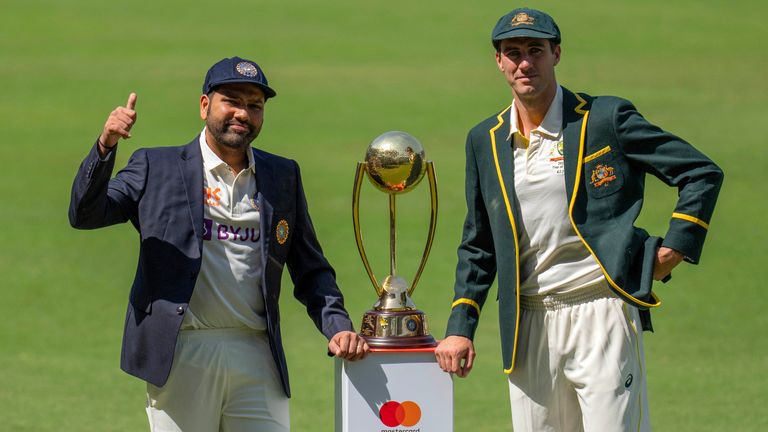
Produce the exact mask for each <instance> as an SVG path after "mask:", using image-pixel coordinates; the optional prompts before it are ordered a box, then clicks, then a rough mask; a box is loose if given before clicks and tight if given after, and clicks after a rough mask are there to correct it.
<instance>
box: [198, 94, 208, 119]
mask: <svg viewBox="0 0 768 432" xmlns="http://www.w3.org/2000/svg"><path fill="white" fill-rule="evenodd" d="M210 103H211V100H210V99H209V98H208V95H201V96H200V118H201V119H203V120H205V119H207V118H208V106H209V104H210Z"/></svg>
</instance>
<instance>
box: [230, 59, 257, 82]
mask: <svg viewBox="0 0 768 432" xmlns="http://www.w3.org/2000/svg"><path fill="white" fill-rule="evenodd" d="M235 70H237V73H239V74H240V75H244V76H247V77H250V78H253V77H255V76H258V75H259V69H258V68H257V67H256V66H254V64H253V63H250V62H247V61H243V62H240V63H238V64H237V66H235Z"/></svg>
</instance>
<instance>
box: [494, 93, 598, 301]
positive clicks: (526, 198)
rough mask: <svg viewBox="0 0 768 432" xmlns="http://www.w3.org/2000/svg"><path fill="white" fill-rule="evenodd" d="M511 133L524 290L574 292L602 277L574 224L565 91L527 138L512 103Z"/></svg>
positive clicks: (526, 293) (524, 291)
mask: <svg viewBox="0 0 768 432" xmlns="http://www.w3.org/2000/svg"><path fill="white" fill-rule="evenodd" d="M509 111H510V136H511V137H512V140H513V144H514V160H515V167H514V169H515V193H516V195H517V201H518V203H519V204H520V213H521V214H522V221H519V222H518V225H519V226H518V230H519V231H520V234H521V235H520V237H521V238H520V281H521V283H520V294H521V295H546V294H558V293H565V292H570V291H573V290H576V289H579V288H582V287H585V286H591V285H593V284H595V283H597V282H599V281H601V280H602V279H603V278H604V276H603V273H602V271H601V270H600V266H599V265H598V263H597V261H596V260H595V258H594V257H593V256H592V255H591V254H590V253H589V250H587V248H586V247H585V246H584V244H583V243H582V242H581V240H580V239H579V237H578V236H577V235H576V232H575V231H574V230H573V227H572V226H571V221H570V218H569V216H568V197H567V195H566V191H565V163H564V159H563V148H564V146H563V124H562V122H563V90H562V88H561V87H560V86H557V93H556V94H555V98H554V99H553V100H552V104H551V105H550V106H549V110H548V111H547V114H546V115H545V116H544V120H542V122H541V124H540V125H539V126H538V127H537V128H536V129H533V130H532V131H531V132H530V134H529V136H530V140H526V139H525V137H524V136H523V135H522V133H521V132H520V129H519V128H518V123H517V122H518V117H517V109H516V108H515V104H514V101H513V103H512V108H511V109H510V110H509Z"/></svg>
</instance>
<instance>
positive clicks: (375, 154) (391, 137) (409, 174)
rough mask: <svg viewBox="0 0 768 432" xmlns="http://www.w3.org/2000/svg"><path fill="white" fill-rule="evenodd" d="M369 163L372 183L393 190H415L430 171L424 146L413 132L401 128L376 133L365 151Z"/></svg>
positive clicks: (395, 192) (395, 191) (369, 174)
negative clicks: (409, 132)
mask: <svg viewBox="0 0 768 432" xmlns="http://www.w3.org/2000/svg"><path fill="white" fill-rule="evenodd" d="M365 163H366V165H367V168H368V170H367V172H368V179H369V180H370V181H371V183H372V184H373V185H374V186H375V187H376V188H377V189H379V190H380V191H382V192H386V193H391V194H397V193H405V192H408V191H411V190H413V188H414V187H416V185H417V184H419V182H420V181H421V179H422V178H424V174H425V173H426V171H427V163H426V160H425V158H424V147H422V145H421V143H420V142H419V140H417V139H416V138H414V137H413V135H410V134H408V133H405V132H400V131H392V132H386V133H383V134H381V135H379V136H378V137H376V138H375V139H374V140H373V142H371V144H370V145H369V146H368V149H367V151H366V152H365Z"/></svg>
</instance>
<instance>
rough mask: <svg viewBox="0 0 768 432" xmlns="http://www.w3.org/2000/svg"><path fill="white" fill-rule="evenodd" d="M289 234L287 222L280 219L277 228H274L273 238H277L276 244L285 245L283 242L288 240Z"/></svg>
mask: <svg viewBox="0 0 768 432" xmlns="http://www.w3.org/2000/svg"><path fill="white" fill-rule="evenodd" d="M289 232H290V229H289V228H288V221H286V220H285V219H280V222H278V223H277V228H275V237H276V238H277V242H278V243H280V244H283V243H285V241H286V240H288V233H289Z"/></svg>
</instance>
